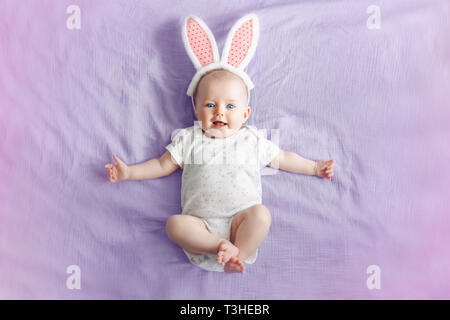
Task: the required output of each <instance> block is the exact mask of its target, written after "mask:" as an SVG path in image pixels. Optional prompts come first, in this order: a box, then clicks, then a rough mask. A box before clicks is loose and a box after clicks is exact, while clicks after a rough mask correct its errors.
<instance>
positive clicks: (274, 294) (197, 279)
mask: <svg viewBox="0 0 450 320" xmlns="http://www.w3.org/2000/svg"><path fill="white" fill-rule="evenodd" d="M71 4H72V3H71V2H70V1H48V0H47V1H20V3H19V2H18V1H13V0H4V1H2V2H1V3H0V17H1V19H0V35H1V48H0V68H1V74H0V298H3V299H16V298H22V299H394V298H401V299H402V298H425V299H431V298H447V299H448V298H450V281H449V280H450V273H448V270H450V257H449V250H448V243H449V241H450V236H449V232H448V230H449V227H450V220H449V213H450V200H449V198H450V197H449V196H450V193H449V190H450V186H449V181H450V168H449V165H448V164H449V160H450V149H449V148H448V141H449V140H450V125H449V123H450V103H449V99H448V95H447V92H448V84H449V83H450V77H449V73H450V71H449V69H450V40H449V39H450V38H449V30H450V23H449V21H450V11H449V2H448V1H444V0H443V1H439V0H435V1H428V0H408V1H406V0H403V1H381V0H380V1H351V0H343V1H331V0H329V1H327V0H323V1H291V2H288V1H256V0H250V1H246V2H242V3H239V4H237V3H235V2H233V3H232V2H227V1H221V2H211V1H196V2H195V3H194V4H191V2H190V1H189V2H188V1H174V2H171V3H168V2H167V1H133V2H132V3H131V2H130V1H125V0H120V1H119V0H116V1H106V0H101V1H100V0H99V1H95V2H93V1H87V0H84V1H83V0H80V1H76V4H77V5H78V6H79V8H80V10H81V29H75V30H69V29H68V28H67V27H66V20H67V19H68V17H69V16H70V14H69V13H66V10H67V8H68V7H69V6H70V5H71ZM371 5H376V6H378V8H379V9H380V20H379V21H380V29H370V28H368V26H367V23H368V20H369V24H370V21H372V20H371V19H372V18H371V16H372V15H373V10H374V9H373V7H370V6H371ZM369 7H370V8H369ZM249 12H254V13H256V14H257V15H258V17H259V19H260V26H261V36H260V41H259V45H258V48H257V51H256V54H255V57H254V59H253V60H252V62H251V63H250V65H249V67H248V69H247V70H248V73H249V75H250V76H251V77H252V79H253V81H254V83H255V89H254V90H253V92H252V100H251V107H252V114H251V116H250V119H249V124H252V125H255V126H257V127H258V128H259V129H266V130H267V132H268V138H271V134H270V133H271V132H273V131H271V130H275V132H278V133H279V139H278V143H279V146H280V148H282V149H283V150H287V151H292V152H296V153H298V154H299V155H301V156H303V157H306V158H309V159H313V160H327V159H334V160H335V175H334V176H333V178H332V180H331V181H328V180H326V179H321V178H318V177H312V176H306V175H300V174H294V173H289V172H284V171H275V172H274V171H273V169H267V170H266V169H265V170H264V171H263V174H264V175H263V177H262V184H263V203H264V204H265V205H266V206H267V207H268V208H269V209H270V211H271V214H272V225H271V229H270V232H269V234H268V236H267V238H266V239H265V241H264V242H263V243H262V245H261V247H260V251H259V257H258V261H257V262H256V263H255V264H254V265H249V266H248V267H247V269H246V272H245V274H243V275H241V274H233V275H228V274H224V273H215V272H207V271H204V270H202V269H200V268H198V267H196V266H194V265H192V264H191V263H190V262H189V261H188V259H187V257H186V256H185V254H184V253H183V251H182V250H181V248H179V247H178V246H176V245H175V244H174V243H172V242H171V241H170V240H169V239H168V237H167V235H166V233H165V222H166V220H167V218H168V217H169V216H170V215H173V214H178V213H180V212H181V207H180V189H181V171H177V172H175V173H174V174H172V175H171V176H168V177H165V178H159V179H154V180H144V181H126V182H121V183H118V184H112V183H110V182H109V181H108V180H107V178H106V170H105V169H104V165H105V164H106V163H108V162H112V155H113V154H117V155H118V156H119V157H121V159H123V160H124V161H125V162H126V163H128V164H136V163H141V162H143V161H146V160H148V159H151V158H154V157H159V156H160V155H161V154H162V153H163V152H164V151H165V149H164V147H165V146H166V145H167V144H168V143H169V142H170V139H171V134H172V133H173V132H174V130H176V129H178V128H184V127H187V126H191V125H193V121H194V118H193V113H192V108H191V105H190V100H189V98H188V97H187V96H186V90H187V86H188V84H189V81H190V79H191V78H192V76H193V74H194V67H193V66H192V64H191V62H190V60H189V58H188V57H187V54H186V52H185V49H184V47H183V43H182V40H181V35H180V30H181V23H182V21H183V19H184V17H185V16H186V15H188V14H195V15H197V16H199V17H201V18H202V19H204V20H205V22H206V23H207V24H208V26H209V27H210V28H211V30H212V31H213V33H214V35H215V37H216V39H217V42H218V46H219V50H220V51H221V50H222V48H223V46H224V42H225V36H226V35H227V33H228V31H229V28H231V26H232V24H233V23H234V22H235V21H236V20H237V19H239V18H240V17H241V16H243V15H244V14H246V13H249ZM274 137H276V134H275V135H274ZM274 137H272V138H274ZM71 265H76V266H78V267H79V271H80V274H81V278H80V279H81V289H79V290H77V289H72V290H71V289H68V288H67V279H68V278H69V276H70V274H68V273H67V268H68V266H71ZM373 265H375V266H378V268H379V269H378V270H379V271H380V273H379V276H380V277H379V279H380V285H381V287H380V289H373V290H371V289H369V287H370V286H369V287H368V285H367V279H368V278H369V277H371V276H373V274H368V273H367V269H368V267H369V266H373ZM369 270H371V269H370V268H369Z"/></svg>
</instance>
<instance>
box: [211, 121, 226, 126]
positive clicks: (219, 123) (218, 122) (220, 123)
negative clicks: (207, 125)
mask: <svg viewBox="0 0 450 320" xmlns="http://www.w3.org/2000/svg"><path fill="white" fill-rule="evenodd" d="M213 124H214V125H215V126H220V127H222V126H224V125H226V124H227V123H226V122H222V121H214V122H213Z"/></svg>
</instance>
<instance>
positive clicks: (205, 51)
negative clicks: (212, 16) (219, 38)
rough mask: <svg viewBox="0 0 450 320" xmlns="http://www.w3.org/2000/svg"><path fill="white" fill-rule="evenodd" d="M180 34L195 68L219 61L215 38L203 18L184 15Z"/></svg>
mask: <svg viewBox="0 0 450 320" xmlns="http://www.w3.org/2000/svg"><path fill="white" fill-rule="evenodd" d="M181 34H182V37H183V42H184V47H185V48H186V51H187V53H188V55H189V58H191V61H192V63H193V64H194V66H195V68H196V69H197V70H198V69H200V68H202V67H204V66H206V65H208V64H211V63H217V62H219V50H218V48H217V44H216V40H215V39H214V35H213V34H212V32H211V30H210V29H209V28H208V26H207V25H206V23H204V22H203V20H201V19H200V18H198V17H196V16H188V17H186V19H185V20H184V24H183V30H182V32H181Z"/></svg>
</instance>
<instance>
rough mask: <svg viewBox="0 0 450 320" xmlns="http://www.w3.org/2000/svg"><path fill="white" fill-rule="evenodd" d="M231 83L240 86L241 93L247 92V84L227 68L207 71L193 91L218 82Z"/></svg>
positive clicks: (207, 87) (206, 87)
mask: <svg viewBox="0 0 450 320" xmlns="http://www.w3.org/2000/svg"><path fill="white" fill-rule="evenodd" d="M224 83H227V84H233V85H236V86H239V87H241V88H242V93H243V94H246V93H247V85H246V84H245V82H244V81H243V80H242V79H241V78H240V77H239V76H237V75H235V74H234V73H232V72H229V71H227V70H215V71H213V72H211V73H207V74H206V75H205V76H203V77H202V78H201V80H200V81H199V83H198V85H197V88H196V90H195V91H197V90H200V88H204V89H209V88H210V87H212V86H216V85H217V84H219V86H220V85H221V84H224Z"/></svg>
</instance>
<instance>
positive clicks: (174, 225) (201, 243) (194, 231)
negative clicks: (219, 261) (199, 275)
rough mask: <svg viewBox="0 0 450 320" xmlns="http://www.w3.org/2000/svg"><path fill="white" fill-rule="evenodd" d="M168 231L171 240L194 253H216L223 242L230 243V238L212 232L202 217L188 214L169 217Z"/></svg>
mask: <svg viewBox="0 0 450 320" xmlns="http://www.w3.org/2000/svg"><path fill="white" fill-rule="evenodd" d="M166 232H167V235H168V236H169V239H170V240H172V241H173V242H175V243H176V244H178V245H179V246H180V247H182V248H183V249H185V250H186V251H188V252H190V253H194V254H199V253H212V254H215V253H217V252H218V251H219V247H220V245H221V243H223V242H228V243H229V241H228V240H226V239H223V238H219V237H218V236H216V235H214V234H212V233H211V232H210V231H209V230H208V229H207V228H206V225H205V223H204V222H203V221H202V220H201V219H199V218H197V217H194V216H191V215H187V214H176V215H173V216H171V217H169V219H167V223H166ZM230 244H231V243H230Z"/></svg>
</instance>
